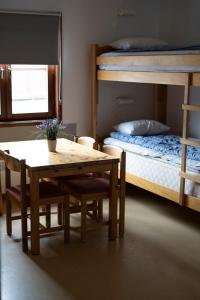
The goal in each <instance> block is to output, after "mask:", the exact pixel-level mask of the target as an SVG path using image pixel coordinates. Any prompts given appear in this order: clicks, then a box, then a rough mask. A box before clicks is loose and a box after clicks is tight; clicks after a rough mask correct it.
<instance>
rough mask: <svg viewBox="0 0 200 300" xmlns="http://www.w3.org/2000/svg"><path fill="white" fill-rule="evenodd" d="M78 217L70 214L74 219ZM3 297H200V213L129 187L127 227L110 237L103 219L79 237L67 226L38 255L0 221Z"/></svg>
mask: <svg viewBox="0 0 200 300" xmlns="http://www.w3.org/2000/svg"><path fill="white" fill-rule="evenodd" d="M78 222H79V217H78V216H76V217H74V218H73V225H77V224H78ZM1 232H2V234H1V251H2V262H1V263H2V265H1V270H2V300H16V299H20V300H27V299H28V300H32V299H34V300H35V299H37V300H46V299H48V300H51V299H52V300H53V299H59V300H68V299H69V300H72V299H73V300H112V299H115V300H122V299H123V300H124V299H125V300H126V299H127V300H132V299H135V300H146V299H148V300H157V299H159V300H161V299H162V300H169V299H170V300H179V299H181V300H198V299H200V284H199V278H200V254H199V252H200V215H199V214H198V213H196V212H193V211H191V210H189V209H187V208H181V207H179V206H178V205H176V204H174V203H172V202H170V201H167V200H161V199H160V198H159V197H158V196H155V195H153V194H150V193H148V192H145V191H142V190H140V189H138V188H132V187H131V188H128V192H127V200H126V235H125V238H124V239H119V240H117V241H116V242H108V240H107V227H105V226H104V227H100V226H98V227H97V228H95V229H94V230H90V231H89V232H88V233H87V242H86V243H85V244H82V243H81V242H80V241H79V233H78V232H77V230H73V231H72V232H71V242H70V244H68V245H66V244H65V245H64V243H63V235H62V233H61V232H60V233H58V235H55V236H54V237H45V238H42V239H41V255H40V256H28V255H25V254H23V253H22V252H21V242H20V241H19V227H18V228H17V229H16V230H15V232H14V241H13V240H12V239H10V238H8V237H7V236H6V234H5V228H4V220H3V221H2V229H1Z"/></svg>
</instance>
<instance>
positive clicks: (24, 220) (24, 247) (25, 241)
mask: <svg viewBox="0 0 200 300" xmlns="http://www.w3.org/2000/svg"><path fill="white" fill-rule="evenodd" d="M21 218H22V220H21V224H22V250H23V251H24V252H27V251H28V233H27V231H28V230H27V207H26V206H25V205H23V204H22V207H21Z"/></svg>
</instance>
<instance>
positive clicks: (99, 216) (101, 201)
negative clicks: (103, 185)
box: [97, 199, 103, 222]
mask: <svg viewBox="0 0 200 300" xmlns="http://www.w3.org/2000/svg"><path fill="white" fill-rule="evenodd" d="M97 205H98V221H99V222H100V221H102V219H103V199H99V200H98V203H97Z"/></svg>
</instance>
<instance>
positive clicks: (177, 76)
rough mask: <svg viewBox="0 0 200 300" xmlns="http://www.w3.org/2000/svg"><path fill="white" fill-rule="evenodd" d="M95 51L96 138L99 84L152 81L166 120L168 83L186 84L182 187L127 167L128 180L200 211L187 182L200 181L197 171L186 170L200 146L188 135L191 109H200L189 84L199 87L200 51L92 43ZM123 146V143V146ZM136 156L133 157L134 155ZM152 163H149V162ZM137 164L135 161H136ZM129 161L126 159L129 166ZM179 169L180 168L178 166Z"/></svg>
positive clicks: (199, 198) (157, 110) (157, 114)
mask: <svg viewBox="0 0 200 300" xmlns="http://www.w3.org/2000/svg"><path fill="white" fill-rule="evenodd" d="M91 48H92V49H91V50H92V55H91V58H92V85H91V87H92V90H91V93H92V97H91V99H92V109H91V114H92V116H91V119H92V135H93V137H94V138H97V112H98V83H99V81H120V82H134V83H151V84H154V85H155V91H156V93H155V95H156V96H155V119H156V120H158V121H161V122H165V121H166V101H167V85H177V86H183V88H184V99H183V104H182V109H183V126H182V138H181V144H182V156H181V164H180V168H179V169H178V173H177V174H178V180H179V188H178V190H177V189H173V188H170V187H166V186H164V185H162V184H161V183H156V182H153V181H151V180H149V179H146V178H143V177H140V176H138V175H135V173H134V171H131V170H129V168H127V171H126V181H127V182H128V183H130V184H133V185H136V186H138V187H141V188H143V189H146V190H148V191H150V192H153V193H155V194H157V195H160V196H162V197H164V198H167V199H169V200H172V201H174V202H176V203H179V204H180V205H181V206H186V207H189V208H191V209H194V210H196V211H199V212H200V194H198V193H197V194H195V195H188V194H186V193H185V188H186V185H187V184H188V182H193V183H194V184H196V185H198V184H200V176H199V174H198V172H194V173H193V172H188V170H187V149H188V146H194V147H200V142H199V141H198V140H194V139H190V138H189V137H188V120H189V112H190V111H196V112H200V105H191V104H190V87H193V86H200V51H198V50H197V51H173V52H168V51H166V52H165V51H163V52H157V51H156V52H146V53H140V52H138V53H136V54H134V53H131V54H130V53H123V54H120V53H117V54H116V53H114V52H113V49H112V48H111V47H110V46H104V47H99V46H98V45H96V44H93V45H91ZM122 146H123V145H122ZM132 159H133V158H132ZM148 163H149V162H148ZM133 164H134V163H133ZM128 165H129V161H128V159H127V166H128ZM176 172H177V169H176Z"/></svg>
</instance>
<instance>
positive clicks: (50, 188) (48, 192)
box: [6, 181, 66, 203]
mask: <svg viewBox="0 0 200 300" xmlns="http://www.w3.org/2000/svg"><path fill="white" fill-rule="evenodd" d="M20 191H21V187H20V185H17V186H12V187H10V188H7V189H6V192H8V193H9V194H10V195H11V196H13V197H14V198H15V199H16V200H18V201H20ZM65 194H66V193H65V192H63V191H61V190H60V189H59V188H58V187H57V186H55V185H53V184H52V183H50V182H45V181H44V182H40V183H39V198H40V199H44V198H56V197H59V196H64V195H65ZM26 197H27V202H28V203H29V200H30V185H29V184H27V185H26Z"/></svg>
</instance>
